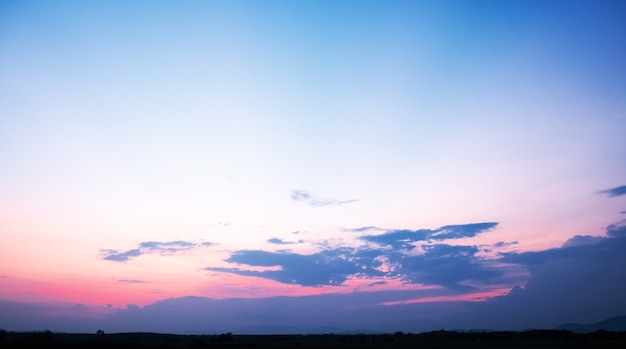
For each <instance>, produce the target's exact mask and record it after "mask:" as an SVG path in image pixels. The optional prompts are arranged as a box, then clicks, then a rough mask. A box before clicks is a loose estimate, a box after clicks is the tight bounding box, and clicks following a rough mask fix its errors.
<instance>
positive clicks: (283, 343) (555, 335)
mask: <svg viewBox="0 0 626 349" xmlns="http://www.w3.org/2000/svg"><path fill="white" fill-rule="evenodd" d="M0 348H2V349H4V348H6V349H10V348H103V349H104V348H441V349H444V348H445V349H455V348H493V349H502V348H539V349H552V348H590V349H591V348H594V349H595V348H626V332H612V331H603V330H599V331H596V332H593V333H587V334H579V333H573V332H570V331H560V330H559V331H557V330H532V331H525V332H454V331H443V330H442V331H434V332H424V333H419V334H412V333H402V332H396V333H394V334H375V335H372V334H351V335H344V334H325V335H233V334H230V333H224V334H220V335H171V334H159V333H115V334H104V333H99V334H64V333H51V332H50V331H46V332H3V333H1V334H0Z"/></svg>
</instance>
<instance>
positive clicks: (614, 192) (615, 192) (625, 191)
mask: <svg viewBox="0 0 626 349" xmlns="http://www.w3.org/2000/svg"><path fill="white" fill-rule="evenodd" d="M598 194H604V195H606V196H608V197H615V196H621V195H626V185H622V186H620V187H615V188H611V189H606V190H601V191H599V192H598Z"/></svg>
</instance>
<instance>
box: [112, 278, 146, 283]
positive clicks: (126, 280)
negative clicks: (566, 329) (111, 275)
mask: <svg viewBox="0 0 626 349" xmlns="http://www.w3.org/2000/svg"><path fill="white" fill-rule="evenodd" d="M117 281H118V282H123V283H126V284H143V283H145V281H143V280H134V279H120V280H117Z"/></svg>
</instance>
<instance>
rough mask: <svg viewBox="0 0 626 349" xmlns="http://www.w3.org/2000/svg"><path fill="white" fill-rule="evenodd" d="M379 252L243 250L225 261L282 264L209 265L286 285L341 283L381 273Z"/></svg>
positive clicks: (219, 269)
mask: <svg viewBox="0 0 626 349" xmlns="http://www.w3.org/2000/svg"><path fill="white" fill-rule="evenodd" d="M377 255H378V253H377V252H374V253H373V254H372V251H356V250H353V249H349V248H339V249H334V250H326V251H321V252H318V253H314V254H310V255H303V254H297V253H292V252H284V251H283V252H268V251H261V250H242V251H235V252H233V253H232V254H231V256H230V258H228V259H226V262H229V263H236V264H239V265H242V264H243V265H249V266H252V267H280V269H278V270H263V271H258V270H250V269H241V268H211V267H209V268H206V269H207V270H211V271H218V272H226V273H232V274H237V275H244V276H256V277H262V278H266V279H270V280H274V281H278V282H281V283H285V284H298V285H302V286H321V285H335V286H337V285H341V284H342V283H343V282H345V281H346V280H347V278H348V277H349V276H358V275H367V276H369V277H373V276H382V275H383V272H381V271H379V270H377V269H376V268H377V267H380V265H381V264H382V263H381V262H380V261H375V260H374V259H373V257H374V256H377Z"/></svg>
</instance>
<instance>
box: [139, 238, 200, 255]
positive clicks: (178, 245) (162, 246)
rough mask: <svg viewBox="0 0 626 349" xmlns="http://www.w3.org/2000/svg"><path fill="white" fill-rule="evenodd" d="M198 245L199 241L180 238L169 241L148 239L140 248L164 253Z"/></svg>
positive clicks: (173, 252)
mask: <svg viewBox="0 0 626 349" xmlns="http://www.w3.org/2000/svg"><path fill="white" fill-rule="evenodd" d="M197 246H198V244H197V243H194V242H189V241H180V240H179V241H169V242H157V241H148V242H142V243H140V244H139V248H140V249H141V250H143V251H155V252H159V253H161V254H162V255H170V254H175V253H177V252H180V251H185V250H189V249H192V248H195V247H197Z"/></svg>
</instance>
